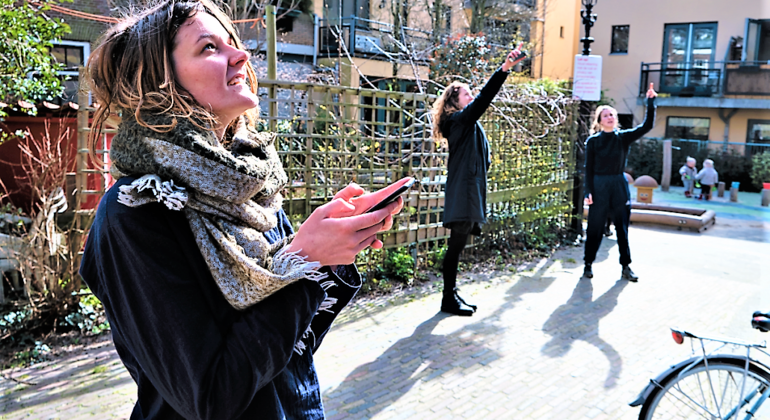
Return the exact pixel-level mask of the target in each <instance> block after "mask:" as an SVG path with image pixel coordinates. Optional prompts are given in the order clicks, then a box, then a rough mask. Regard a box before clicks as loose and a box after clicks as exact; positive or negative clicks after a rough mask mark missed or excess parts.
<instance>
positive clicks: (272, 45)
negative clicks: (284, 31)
mask: <svg viewBox="0 0 770 420" xmlns="http://www.w3.org/2000/svg"><path fill="white" fill-rule="evenodd" d="M265 14H266V15H267V19H265V20H266V21H267V78H268V79H270V80H271V81H273V82H275V80H276V79H277V77H278V76H277V75H276V74H277V67H278V56H277V53H276V48H277V44H276V33H275V6H273V5H271V4H270V5H267V6H266V7H265ZM268 90H269V95H268V96H269V97H270V102H269V105H268V115H269V120H268V124H269V127H270V131H272V132H275V127H276V123H277V121H276V119H277V118H278V108H277V105H278V104H277V103H276V98H275V96H276V95H275V83H273V84H271V85H270V88H269V89H268Z"/></svg>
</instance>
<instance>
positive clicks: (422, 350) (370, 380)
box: [324, 312, 500, 418]
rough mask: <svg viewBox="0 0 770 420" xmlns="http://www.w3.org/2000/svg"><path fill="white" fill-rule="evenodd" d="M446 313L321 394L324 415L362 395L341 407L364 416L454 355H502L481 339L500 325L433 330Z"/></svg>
mask: <svg viewBox="0 0 770 420" xmlns="http://www.w3.org/2000/svg"><path fill="white" fill-rule="evenodd" d="M449 316H451V315H448V314H445V313H443V312H439V313H437V314H436V315H434V316H433V317H431V318H430V319H428V320H426V321H425V322H423V323H422V324H420V325H418V326H417V328H416V329H415V330H414V332H413V333H412V335H411V336H409V337H405V338H402V339H400V340H398V341H396V342H395V343H393V345H392V346H390V347H389V348H388V349H387V350H385V352H384V353H382V354H381V355H380V356H379V357H377V359H376V360H374V361H372V362H370V363H366V364H364V365H361V366H358V367H357V368H356V369H355V370H353V371H352V372H350V374H349V375H348V376H347V377H346V378H345V379H344V380H343V381H342V383H340V385H339V386H338V387H337V388H335V389H333V390H331V391H329V393H328V394H326V395H324V406H325V410H326V412H327V414H329V413H334V412H335V411H336V409H337V408H338V407H341V406H345V405H347V404H350V403H353V402H356V401H360V400H363V403H362V404H358V405H357V406H355V407H353V408H350V409H345V412H347V413H349V414H356V413H359V412H362V411H366V410H369V412H368V413H367V414H366V416H367V418H368V417H371V416H373V415H374V414H375V413H377V412H380V411H382V410H384V409H386V408H387V407H388V406H390V405H391V404H392V403H394V402H395V401H397V400H398V399H399V398H401V397H402V396H404V395H405V394H406V393H407V392H409V390H410V389H411V388H412V387H413V386H414V384H415V383H416V382H417V381H420V380H422V381H429V380H431V379H434V378H436V377H438V376H441V375H442V374H444V373H445V372H446V371H448V370H450V369H452V368H454V367H455V365H456V361H457V360H468V361H472V362H473V363H482V364H486V363H489V362H492V361H493V360H496V359H499V358H500V355H499V353H497V352H495V351H494V350H492V349H490V348H488V347H487V346H485V345H484V344H483V343H484V342H485V341H487V340H485V337H486V336H488V335H492V334H495V331H494V329H495V328H496V329H497V330H499V328H497V327H494V328H491V329H490V328H485V329H476V328H471V329H468V328H463V329H460V330H457V331H455V332H453V333H451V334H447V335H436V334H433V329H434V328H436V326H437V325H438V324H439V322H440V321H441V320H443V319H444V318H447V317H449ZM497 332H499V331H497ZM372 407H374V408H372ZM370 409H371V410H370ZM372 411H373V412H372Z"/></svg>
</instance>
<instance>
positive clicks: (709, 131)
mask: <svg viewBox="0 0 770 420" xmlns="http://www.w3.org/2000/svg"><path fill="white" fill-rule="evenodd" d="M671 118H689V119H697V120H706V121H708V134H706V138H700V137H675V136H671V135H669V127H671V123H670V121H671ZM710 135H711V117H690V116H681V115H668V116H666V131H665V138H667V139H684V140H704V141H708V140H709V137H710Z"/></svg>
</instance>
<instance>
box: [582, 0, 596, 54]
mask: <svg viewBox="0 0 770 420" xmlns="http://www.w3.org/2000/svg"><path fill="white" fill-rule="evenodd" d="M581 1H582V3H583V6H585V9H583V10H581V11H580V17H582V18H583V25H585V27H586V36H585V37H583V38H580V42H582V43H583V55H591V43H592V42H594V39H593V38H592V37H591V36H590V34H591V27H592V26H594V22H596V13H591V11H592V10H593V8H594V6H596V3H598V2H599V0H581Z"/></svg>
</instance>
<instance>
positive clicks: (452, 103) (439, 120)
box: [431, 82, 470, 141]
mask: <svg viewBox="0 0 770 420" xmlns="http://www.w3.org/2000/svg"><path fill="white" fill-rule="evenodd" d="M461 88H465V89H468V90H469V91H470V88H469V87H468V85H467V84H465V83H461V82H452V83H450V84H449V86H447V87H446V89H444V92H443V93H442V94H441V96H439V97H438V99H436V102H434V103H433V110H432V111H431V116H432V117H433V138H434V139H435V140H437V141H441V140H442V139H444V135H443V134H442V133H441V127H442V125H443V124H444V121H445V120H446V118H447V117H448V116H450V115H452V114H454V113H455V112H457V111H459V110H460V109H462V108H460V103H459V99H460V89H461Z"/></svg>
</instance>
